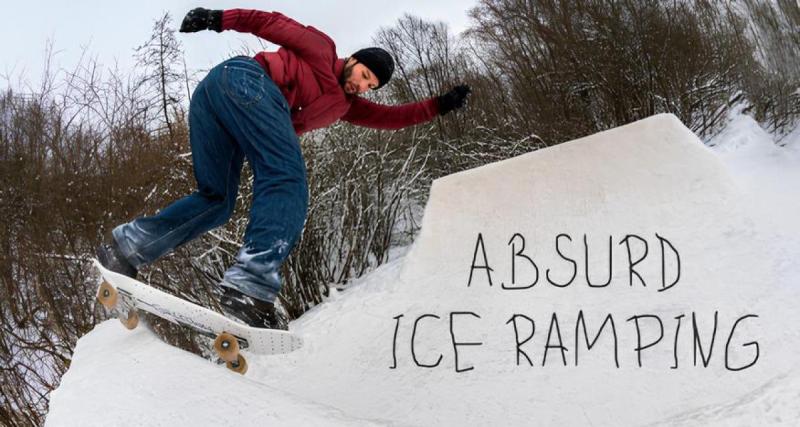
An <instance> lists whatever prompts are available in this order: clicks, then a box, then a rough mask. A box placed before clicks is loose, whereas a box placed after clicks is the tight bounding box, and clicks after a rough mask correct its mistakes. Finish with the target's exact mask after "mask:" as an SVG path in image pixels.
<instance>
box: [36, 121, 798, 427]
mask: <svg viewBox="0 0 800 427" xmlns="http://www.w3.org/2000/svg"><path fill="white" fill-rule="evenodd" d="M745 120H746V118H744V116H736V117H735V120H734V121H733V122H732V124H731V127H729V129H728V132H729V133H728V134H723V135H721V136H720V137H719V138H718V139H716V140H715V141H712V143H713V144H714V145H715V146H716V148H715V150H716V151H718V153H715V152H713V151H711V150H709V149H707V148H706V147H705V146H704V145H703V144H702V143H701V142H700V141H699V140H698V139H697V138H696V137H695V136H694V135H693V134H692V133H691V132H690V131H688V129H686V128H685V127H684V126H683V125H682V124H681V123H680V122H679V121H678V120H677V119H676V118H675V117H673V116H669V115H661V116H655V117H652V118H649V119H646V120H643V121H640V122H637V123H634V124H631V125H628V126H624V127H621V128H618V129H614V130H611V131H608V132H603V133H601V134H597V135H594V136H591V137H588V138H583V139H581V140H577V141H573V142H570V143H566V144H562V145H559V146H556V147H552V148H548V149H546V150H540V151H537V152H534V153H530V154H527V155H524V156H520V157H518V158H515V159H510V160H507V161H505V162H500V163H496V164H493V165H488V166H485V167H483V168H478V169H475V170H472V171H467V172H464V173H461V174H456V175H453V176H450V177H446V178H444V179H441V180H439V181H437V182H436V183H435V184H434V187H433V189H432V193H431V198H430V201H429V204H428V206H427V208H426V212H425V218H424V222H423V229H422V233H421V235H420V236H419V238H418V239H417V241H416V242H415V244H414V245H413V247H412V248H411V250H410V251H409V253H408V254H407V255H406V256H405V257H401V258H399V259H397V260H396V261H394V262H392V263H389V264H387V265H384V266H383V267H381V268H379V269H378V270H377V271H375V272H374V273H372V274H370V275H369V276H367V277H364V278H362V279H361V280H360V281H358V282H357V283H355V284H354V285H353V286H351V287H350V288H348V290H347V291H344V292H341V293H336V292H334V294H333V296H332V297H331V298H330V299H329V300H328V301H326V302H325V303H324V304H321V305H320V306H318V307H315V308H314V309H312V310H311V311H310V312H308V313H306V314H305V315H304V316H303V317H302V318H301V319H298V320H297V321H295V322H293V323H292V324H291V326H290V328H291V329H292V330H293V331H295V332H297V333H299V334H302V335H303V337H304V340H305V343H306V345H305V347H304V348H302V349H301V350H299V351H297V352H295V353H291V354H287V355H281V356H269V357H257V356H252V355H251V356H250V357H249V359H248V360H249V361H250V365H251V366H250V371H249V372H248V374H247V376H246V377H239V376H237V375H235V374H232V373H229V372H228V371H226V370H225V369H224V368H222V367H218V366H215V365H213V364H211V363H209V362H207V361H205V360H202V359H200V358H198V357H196V356H194V355H192V354H188V353H185V352H182V351H180V350H177V349H174V348H172V347H170V346H168V345H166V344H163V343H161V342H160V341H158V340H157V339H156V338H154V336H153V335H152V334H151V333H150V332H148V331H147V330H146V329H141V328H140V329H139V330H137V331H134V332H128V331H125V330H124V329H123V328H122V327H121V326H120V325H119V324H118V323H116V322H115V321H110V322H106V323H103V324H101V325H99V326H98V327H97V328H96V329H95V330H94V331H92V332H91V333H90V334H88V335H87V336H86V337H84V338H82V339H81V340H80V342H79V344H78V347H77V348H76V350H75V358H74V360H73V363H72V366H71V368H70V370H69V372H67V374H66V375H65V376H64V377H63V379H62V383H61V386H60V388H59V389H58V390H56V391H55V392H53V393H52V395H51V403H50V413H49V416H48V418H47V425H52V426H62V425H63V426H70V425H75V426H78V425H80V426H89V425H101V424H113V425H158V424H163V425H184V424H187V425H188V424H197V425H212V424H220V423H223V424H228V423H235V424H237V425H265V424H267V425H269V424H278V425H338V424H369V423H375V424H393V425H394V424H397V425H465V424H466V425H498V424H510V425H576V424H580V425H586V424H592V425H644V424H670V425H673V424H677V425H708V424H714V423H716V424H726V425H728V424H738V425H753V424H761V425H763V424H786V425H791V424H795V423H797V422H798V421H799V420H800V410H798V409H797V407H798V405H797V404H796V403H797V401H798V398H800V374H799V373H798V370H797V369H796V368H795V367H794V366H795V365H796V363H795V361H796V356H795V355H796V354H797V351H798V350H800V345H799V344H800V339H799V337H798V329H797V328H796V326H795V325H796V324H797V322H798V321H799V320H800V315H798V314H797V312H796V310H795V307H796V306H797V303H798V302H800V299H799V298H798V296H799V293H798V282H799V281H800V268H798V266H797V264H798V263H797V261H796V254H797V253H798V250H800V232H798V230H800V229H799V228H798V221H797V220H796V218H798V217H800V205H799V204H798V202H797V200H798V199H800V198H799V197H798V195H800V190H798V189H797V187H796V186H793V185H792V184H791V181H790V180H794V183H796V182H797V178H798V169H800V156H798V155H797V154H798V152H800V150H798V146H797V144H792V143H789V144H787V146H786V147H782V148H775V147H774V144H772V143H771V141H769V135H765V134H759V133H758V132H756V131H757V130H758V128H757V125H755V127H753V126H752V124H747V123H746V122H745ZM737 127H738V128H737ZM765 138H766V139H765ZM790 139H791V138H790ZM737 140H744V142H741V141H740V142H736V141H737ZM755 143H763V147H760V148H753V144H755ZM748 150H754V151H752V152H750V151H748ZM775 150H777V151H775ZM559 235H561V236H562V237H558V236H559ZM479 236H480V240H479ZM584 236H585V237H584ZM632 236H638V237H632ZM626 237H627V239H626ZM584 239H585V240H584ZM609 239H610V244H609ZM523 240H524V247H523ZM584 241H585V242H586V246H584ZM557 242H558V243H557ZM643 242H646V244H647V256H645V257H644V258H643V260H642V261H641V262H638V263H637V262H636V260H637V259H639V258H641V257H642V255H643V254H644V253H645V251H644V248H645V246H644V245H645V243H643ZM609 245H610V246H609ZM609 247H610V248H611V252H610V253H611V256H610V257H609ZM587 248H588V262H586V261H585V259H586V252H585V251H586V250H587ZM629 249H630V255H629V253H628V250H629ZM514 254H518V255H514ZM662 254H663V255H662ZM526 257H527V258H526ZM629 257H630V259H629ZM609 259H610V260H611V267H610V268H609ZM678 260H679V261H678ZM573 262H574V264H573ZM631 262H633V263H634V264H635V266H634V268H633V272H631V269H630V264H631ZM532 263H535V265H536V266H535V267H534V265H533V264H532ZM662 263H663V264H662ZM487 266H488V267H489V268H491V270H489V269H488V268H486V267H487ZM573 266H574V270H573ZM587 269H588V276H589V277H590V280H591V283H592V284H594V285H598V287H592V286H589V285H588V284H587V279H586V276H587V274H586V271H587ZM662 269H663V279H662ZM609 271H610V273H609ZM573 273H574V279H573V281H572V282H571V284H570V285H568V286H565V287H560V286H556V285H553V284H550V283H549V281H553V282H555V283H557V284H564V283H566V282H568V281H569V280H570V278H571V277H572V276H573ZM679 274H680V275H679ZM490 277H491V284H490ZM609 279H610V280H609ZM662 280H663V282H664V284H663V285H662ZM534 281H535V285H533V286H530V285H531V283H533V282H534ZM606 281H609V284H608V285H607V286H605V287H599V285H602V284H603V283H605V282H606ZM642 282H644V283H645V284H646V286H643V284H642ZM673 283H674V285H673ZM664 286H667V287H668V288H667V289H664V290H662V291H659V290H660V289H661V288H662V287H664ZM509 287H516V288H524V289H505V288H509ZM579 314H581V315H582V319H583V320H584V321H585V322H584V323H585V325H586V331H587V332H583V331H584V329H582V328H583V326H582V324H583V323H580V322H578V320H577V319H578V316H579ZM515 315H516V316H515ZM637 315H638V316H641V317H639V318H638V319H634V318H633V316H637ZM607 317H608V318H611V319H613V323H614V330H613V331H612V327H611V324H610V323H609V324H606V325H605V327H604V329H602V331H601V329H600V328H601V325H603V324H604V323H603V322H604V320H605V319H606V318H607ZM715 317H716V319H717V325H716V328H715ZM512 318H513V320H512ZM679 319H680V320H679ZM737 320H738V323H737ZM532 322H535V332H534V333H533V336H532V338H530V340H526V339H527V338H528V337H529V336H530V334H531V331H532V326H533V324H532ZM659 323H661V324H662V325H663V331H662V330H661V328H660V327H659ZM715 329H716V334H714V330H715ZM695 330H696V331H697V332H696V335H697V337H695V336H694V335H695V332H694V331H695ZM598 331H601V332H600V335H599V338H598V339H597V340H596V341H593V339H594V337H595V335H597V334H598ZM662 332H663V338H662V339H661V340H657V339H658V337H659V336H660V335H661V334H662ZM585 335H586V336H588V338H586V337H585ZM676 336H677V338H676ZM615 337H616V340H615ZM712 337H713V344H712ZM587 339H588V341H587ZM615 341H616V342H615ZM656 341H657V342H656ZM454 343H455V344H454ZM518 343H519V346H518V345H517V344H518ZM587 343H592V347H591V349H590V348H589V346H588V345H587ZM651 343H655V344H653V345H652V346H649V347H648V345H649V344H651ZM697 343H699V348H698V347H697V346H698V344H697ZM755 343H757V344H755ZM558 346H563V347H558ZM637 346H639V347H641V348H642V350H641V351H639V352H637V351H636V350H635V349H636V347H637ZM712 346H713V347H712ZM518 349H519V350H518ZM615 349H616V352H615ZM562 350H563V352H562ZM756 354H758V358H757V359H756ZM576 358H577V361H576ZM704 359H705V360H707V367H706V366H704ZM529 361H530V362H529ZM433 365H435V366H433ZM640 365H641V366H640ZM748 365H750V366H749V367H746V366H748ZM429 366H432V367H429ZM726 366H727V368H726ZM732 369H740V370H738V371H734V370H732ZM232 418H233V419H234V420H235V422H231V420H232Z"/></svg>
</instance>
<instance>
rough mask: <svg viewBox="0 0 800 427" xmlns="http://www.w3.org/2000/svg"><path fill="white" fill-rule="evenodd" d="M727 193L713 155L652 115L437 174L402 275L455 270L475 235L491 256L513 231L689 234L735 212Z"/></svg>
mask: <svg viewBox="0 0 800 427" xmlns="http://www.w3.org/2000/svg"><path fill="white" fill-rule="evenodd" d="M735 199H736V189H735V188H734V186H733V181H732V179H731V177H730V176H729V174H728V172H727V171H726V169H725V167H724V165H723V164H722V163H721V162H720V161H719V160H718V159H717V157H716V155H715V154H714V153H712V152H711V151H710V150H709V149H708V148H706V147H705V146H704V145H703V144H702V142H701V141H700V140H699V138H698V137H697V136H696V135H695V134H694V133H693V132H692V131H690V130H689V129H687V128H686V127H685V126H684V125H683V124H682V123H681V122H680V121H679V120H678V119H677V117H675V116H674V115H671V114H661V115H657V116H653V117H650V118H647V119H644V120H641V121H638V122H635V123H632V124H629V125H627V126H622V127H618V128H615V129H611V130H608V131H605V132H601V133H598V134H595V135H591V136H588V137H585V138H581V139H578V140H575V141H571V142H567V143H564V144H560V145H557V146H554V147H550V148H547V149H543V150H539V151H535V152H531V153H528V154H525V155H521V156H519V157H515V158H512V159H508V160H505V161H501V162H497V163H493V164H489V165H486V166H483V167H479V168H476V169H472V170H468V171H465V172H461V173H457V174H454V175H450V176H447V177H444V178H441V179H438V180H436V181H435V182H434V183H433V185H432V187H431V194H430V198H429V201H428V205H427V207H426V209H425V216H424V220H423V223H422V224H423V225H422V230H421V233H420V235H419V237H418V238H417V239H416V241H415V244H414V248H413V250H412V251H411V253H410V254H409V256H408V257H407V261H406V265H405V268H404V277H406V278H408V279H409V280H411V281H413V280H416V279H418V278H426V277H427V278H432V277H436V276H450V275H453V274H455V275H459V276H463V273H464V264H465V262H466V263H467V265H469V262H470V259H466V260H465V254H466V255H468V256H466V257H467V258H469V257H470V256H471V255H472V249H474V248H473V247H474V244H475V241H476V236H477V233H483V234H484V236H483V237H484V243H485V245H486V246H487V252H491V253H493V254H497V255H500V254H504V253H505V252H507V250H505V249H503V248H505V247H506V246H507V242H508V240H510V239H511V237H512V236H513V235H514V234H515V233H520V234H522V235H524V236H525V238H526V241H529V242H533V241H536V242H542V243H545V242H546V243H547V244H549V245H550V246H552V245H553V241H554V239H555V237H556V235H558V234H559V233H568V234H569V235H570V236H571V237H572V238H573V239H576V238H581V237H582V235H583V233H587V234H589V238H590V239H592V240H597V242H598V245H601V244H602V239H603V238H604V237H605V238H606V239H607V238H608V234H609V233H612V234H614V235H615V236H617V235H618V236H619V237H620V238H622V237H624V236H625V235H626V234H629V233H640V234H642V235H647V234H652V233H653V232H658V231H663V232H666V231H667V230H670V231H671V230H674V229H675V228H679V229H682V230H686V231H689V232H690V233H689V234H690V236H688V237H691V236H692V235H695V233H698V232H700V231H701V230H703V229H705V228H706V225H713V224H716V223H718V222H719V221H720V220H721V219H723V218H724V217H727V216H729V215H730V214H735V213H736V212H735V210H736V209H738V208H737V207H736V206H735V203H736V202H737V200H735ZM691 240H695V239H693V238H692V239H691ZM465 246H467V247H468V249H469V250H467V251H465V250H464V247H465ZM595 246H597V245H595ZM601 248H602V245H601ZM598 255H599V254H598ZM432 260H436V262H431V261H432Z"/></svg>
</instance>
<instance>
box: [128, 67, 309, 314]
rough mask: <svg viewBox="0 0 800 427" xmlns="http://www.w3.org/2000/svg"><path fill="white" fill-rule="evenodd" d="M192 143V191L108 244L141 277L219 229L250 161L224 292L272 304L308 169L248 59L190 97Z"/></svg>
mask: <svg viewBox="0 0 800 427" xmlns="http://www.w3.org/2000/svg"><path fill="white" fill-rule="evenodd" d="M189 139H190V142H191V146H192V161H193V163H194V176H195V179H196V181H197V190H196V191H195V192H193V193H192V194H190V195H188V196H186V197H184V198H182V199H180V200H178V201H176V202H174V203H172V204H171V205H169V206H167V207H166V208H164V209H162V210H161V211H160V212H158V213H157V214H156V215H154V216H150V217H141V218H137V219H135V220H133V221H131V222H129V223H126V224H122V225H120V226H118V227H116V228H115V229H114V230H113V237H114V239H115V240H116V242H117V244H118V245H119V247H120V249H121V251H122V253H123V255H124V256H125V257H126V258H127V259H128V261H130V262H131V264H133V265H134V266H135V267H137V268H138V267H139V266H141V265H143V264H149V263H152V262H153V261H155V260H157V259H158V258H160V257H162V256H163V255H165V254H166V253H168V252H169V251H171V250H172V249H174V248H176V247H178V246H180V245H182V244H184V243H186V242H189V241H191V240H192V239H195V238H196V237H198V236H200V235H201V234H203V233H205V232H207V231H209V230H211V229H213V228H216V227H219V226H221V225H223V224H225V223H226V222H227V221H228V219H229V218H230V217H231V214H232V213H233V209H234V206H235V205H236V194H237V193H238V190H239V177H240V173H241V169H242V163H243V161H244V159H245V158H247V161H248V162H249V163H250V166H251V168H252V170H253V175H254V178H253V206H252V208H251V210H250V217H249V222H248V225H247V228H246V230H245V234H244V245H243V246H242V248H241V249H240V250H239V252H238V254H237V256H236V262H235V264H234V265H233V266H232V267H230V268H229V269H228V270H227V271H226V272H225V276H224V278H223V281H222V285H223V286H228V287H232V288H235V289H238V290H239V291H241V292H242V293H244V294H247V295H249V296H251V297H254V298H257V299H260V300H264V301H270V302H272V301H274V300H275V297H276V296H277V294H278V292H279V291H280V289H281V275H280V266H281V264H282V263H283V261H284V260H285V259H286V257H287V256H289V253H290V252H291V250H292V248H293V247H294V245H295V243H297V240H298V238H299V237H300V235H301V233H302V230H303V225H304V223H305V218H306V213H307V208H308V188H307V184H306V168H305V162H304V160H303V155H302V152H301V150H300V144H299V142H298V139H297V135H296V134H295V131H294V128H293V127H292V120H291V116H290V113H289V105H288V104H287V102H286V99H285V98H284V97H283V95H282V94H281V92H280V90H279V89H278V87H277V86H276V85H275V83H274V82H273V81H272V79H270V77H269V76H268V75H267V74H266V73H265V72H264V70H263V69H262V68H261V66H260V65H259V64H258V62H256V61H255V60H254V59H252V58H249V57H236V58H232V59H229V60H227V61H225V62H223V63H222V64H219V65H217V66H216V67H214V68H213V69H212V70H211V71H210V72H209V73H208V75H207V76H206V77H205V78H204V79H203V81H201V82H200V84H199V85H198V86H197V88H196V89H195V91H194V95H193V96H192V101H191V104H190V106H189Z"/></svg>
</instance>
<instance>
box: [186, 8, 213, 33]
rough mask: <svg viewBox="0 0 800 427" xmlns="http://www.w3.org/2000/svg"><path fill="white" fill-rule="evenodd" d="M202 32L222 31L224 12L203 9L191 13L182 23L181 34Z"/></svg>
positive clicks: (193, 10)
mask: <svg viewBox="0 0 800 427" xmlns="http://www.w3.org/2000/svg"><path fill="white" fill-rule="evenodd" d="M202 30H214V31H216V32H220V31H222V11H221V10H209V9H204V8H202V7H198V8H195V9H192V10H191V11H189V13H187V14H186V17H185V18H183V22H181V29H180V32H182V33H196V32H198V31H202Z"/></svg>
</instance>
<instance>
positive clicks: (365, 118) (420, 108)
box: [342, 85, 470, 129]
mask: <svg viewBox="0 0 800 427" xmlns="http://www.w3.org/2000/svg"><path fill="white" fill-rule="evenodd" d="M469 93H470V89H469V86H467V85H460V86H456V87H454V88H453V89H452V90H450V91H449V92H447V93H445V94H443V95H440V96H437V97H434V98H430V99H428V100H426V101H420V102H412V103H409V104H402V105H383V104H377V103H374V102H371V101H368V100H366V99H364V98H360V97H358V98H355V99H354V100H353V103H352V104H351V105H350V110H349V111H348V112H347V114H345V115H344V116H343V117H342V120H344V121H346V122H350V123H352V124H354V125H358V126H366V127H371V128H376V129H401V128H404V127H408V126H413V125H416V124H419V123H425V122H428V121H431V120H433V119H434V117H436V115H437V114H438V115H444V114H447V113H449V112H450V111H452V110H455V109H458V108H461V107H463V106H464V102H465V100H466V98H467V95H469Z"/></svg>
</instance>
